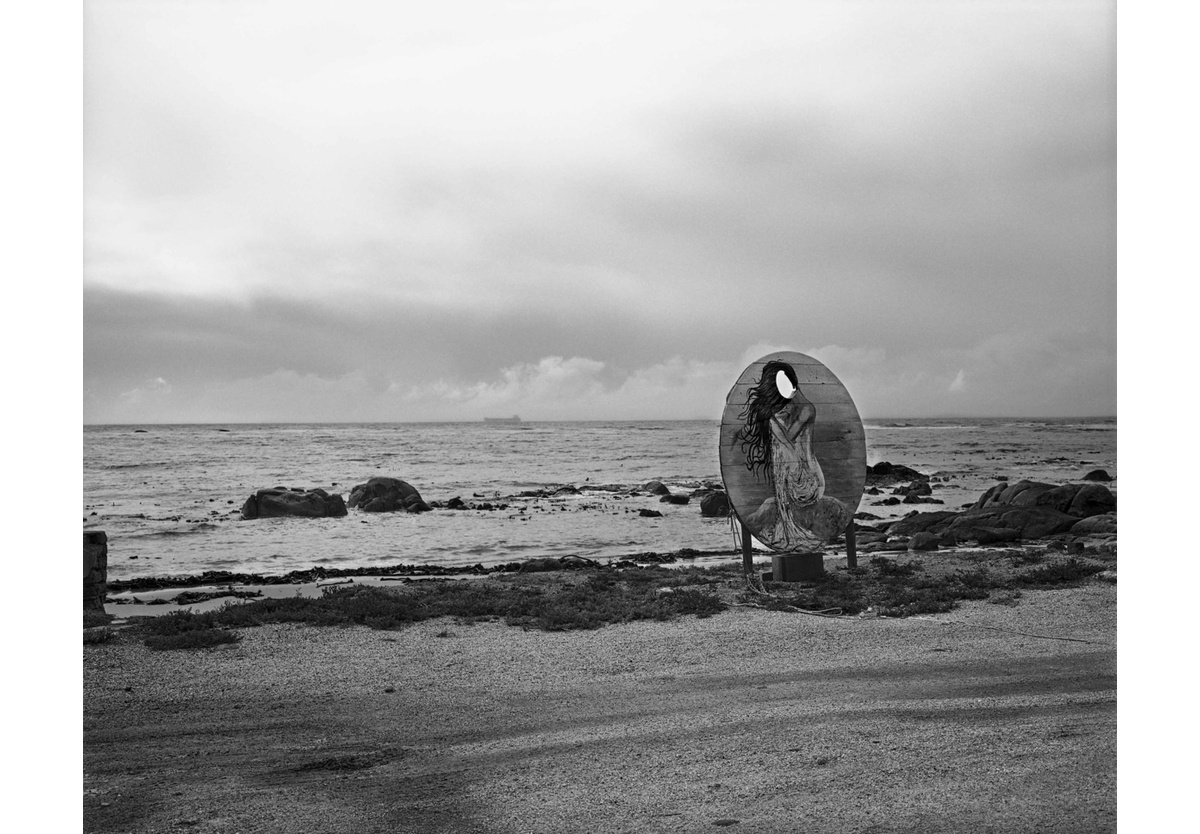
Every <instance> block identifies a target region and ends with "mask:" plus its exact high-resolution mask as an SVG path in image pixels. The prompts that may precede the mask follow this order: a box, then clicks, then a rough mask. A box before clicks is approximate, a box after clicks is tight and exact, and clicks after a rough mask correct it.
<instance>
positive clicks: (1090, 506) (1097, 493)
mask: <svg viewBox="0 0 1200 834" xmlns="http://www.w3.org/2000/svg"><path fill="white" fill-rule="evenodd" d="M1116 509H1117V496H1115V495H1113V493H1112V490H1110V489H1109V488H1108V487H1104V486H1100V485H1099V484H1083V485H1082V486H1081V487H1079V491H1078V492H1076V493H1075V497H1074V499H1072V501H1071V506H1070V507H1068V508H1067V512H1068V513H1070V514H1071V515H1073V516H1076V517H1078V518H1090V517H1091V516H1094V515H1104V514H1105V513H1111V512H1116Z"/></svg>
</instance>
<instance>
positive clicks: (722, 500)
mask: <svg viewBox="0 0 1200 834" xmlns="http://www.w3.org/2000/svg"><path fill="white" fill-rule="evenodd" d="M700 515H702V516H708V517H710V518H721V517H724V516H727V515H729V496H728V495H726V494H725V493H723V492H710V493H709V494H708V495H705V496H704V497H703V498H701V499H700Z"/></svg>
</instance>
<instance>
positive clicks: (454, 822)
mask: <svg viewBox="0 0 1200 834" xmlns="http://www.w3.org/2000/svg"><path fill="white" fill-rule="evenodd" d="M1116 593H1117V592H1116V586H1115V585H1113V584H1111V583H1105V582H1094V583H1089V584H1087V585H1084V586H1082V587H1078V588H1071V589H1064V590H1050V591H1036V592H1027V593H1025V594H1024V595H1023V596H1022V597H1021V599H1020V600H1019V603H1018V604H1017V605H1014V606H1005V605H995V604H989V603H986V602H972V603H966V604H964V605H962V606H961V607H960V608H959V609H958V610H956V611H954V612H952V613H950V614H946V615H939V616H935V617H928V618H910V619H905V620H895V619H848V618H847V619H828V618H818V617H812V616H804V615H798V614H794V613H780V612H768V611H763V610H759V609H754V608H735V609H733V610H730V611H728V612H725V613H723V614H720V615H718V616H715V617H712V618H709V619H704V620H700V619H695V618H691V617H688V618H684V619H680V620H675V621H673V622H666V623H656V622H639V623H632V624H628V625H623V626H610V627H607V628H604V629H600V630H597V631H587V632H566V633H545V632H537V631H523V630H521V629H519V628H513V627H509V626H505V625H501V624H481V625H473V626H468V625H459V624H456V623H453V622H450V621H447V620H441V621H433V622H426V623H422V624H419V625H414V626H412V627H410V628H407V629H405V630H403V631H398V632H382V631H371V630H368V629H365V628H348V629H318V628H312V627H294V626H266V627H260V628H254V629H246V630H245V631H244V632H243V634H244V640H243V641H242V642H241V643H239V644H237V645H231V646H223V647H219V648H217V649H212V650H207V651H202V652H152V651H150V650H148V649H146V648H145V647H144V646H142V645H141V644H140V643H139V642H136V641H133V640H121V641H115V642H109V643H102V644H97V645H87V646H85V647H84V674H83V681H84V829H85V831H95V832H160V831H161V832H166V831H171V832H178V831H181V830H192V831H212V832H218V831H219V832H299V831H303V832H385V831H386V832H514V833H515V832H560V833H564V832H585V831H586V832H622V831H629V832H635V831H636V832H658V831H662V832H685V831H707V830H714V829H720V828H737V829H738V830H754V831H756V832H776V831H779V832H782V831H806V832H826V831H828V832H901V831H913V832H915V831H921V832H962V831H971V832H989V831H996V832H1022V831H1029V832H1035V831H1036V832H1075V831H1078V832H1089V834H1092V833H1094V832H1103V831H1113V830H1115V829H1116V774H1117V757H1116V737H1117V734H1116V718H1117V710H1116V619H1117V606H1116ZM1018 632H1021V633H1018ZM1050 638H1066V639H1050Z"/></svg>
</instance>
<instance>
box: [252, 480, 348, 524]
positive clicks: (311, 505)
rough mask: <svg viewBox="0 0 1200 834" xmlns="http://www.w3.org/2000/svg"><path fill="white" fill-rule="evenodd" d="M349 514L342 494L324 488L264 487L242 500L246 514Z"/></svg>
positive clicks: (313, 515)
mask: <svg viewBox="0 0 1200 834" xmlns="http://www.w3.org/2000/svg"><path fill="white" fill-rule="evenodd" d="M344 515H346V502H345V501H344V500H343V499H342V496H341V495H339V494H337V493H333V494H330V493H328V492H326V491H325V490H323V489H320V488H317V489H309V490H303V489H298V488H288V487H272V488H270V489H260V490H258V491H257V492H255V493H254V494H253V495H251V496H250V497H249V498H247V499H246V501H245V503H243V504H242V518H245V519H254V518H285V517H288V516H294V517H298V518H335V517H340V516H344Z"/></svg>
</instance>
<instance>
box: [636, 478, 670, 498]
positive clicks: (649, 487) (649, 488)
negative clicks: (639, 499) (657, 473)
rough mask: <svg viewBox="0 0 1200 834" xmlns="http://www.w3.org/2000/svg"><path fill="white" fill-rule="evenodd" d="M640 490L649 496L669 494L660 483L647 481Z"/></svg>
mask: <svg viewBox="0 0 1200 834" xmlns="http://www.w3.org/2000/svg"><path fill="white" fill-rule="evenodd" d="M642 489H644V490H646V492H648V493H650V494H651V495H667V494H669V493H670V492H671V490H669V489H667V487H666V485H665V484H664V483H663V482H662V481H648V482H647V483H646V484H645V486H643V487H642Z"/></svg>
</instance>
